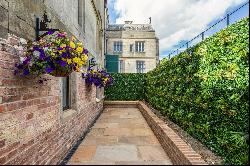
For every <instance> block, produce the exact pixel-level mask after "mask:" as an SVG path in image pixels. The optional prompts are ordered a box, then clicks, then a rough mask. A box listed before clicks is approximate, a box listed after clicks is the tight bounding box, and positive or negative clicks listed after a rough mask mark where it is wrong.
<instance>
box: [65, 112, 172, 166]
mask: <svg viewBox="0 0 250 166" xmlns="http://www.w3.org/2000/svg"><path fill="white" fill-rule="evenodd" d="M68 164H69V165H172V163H171V161H170V159H169V158H168V156H167V155H166V154H165V152H164V150H163V149H162V147H161V145H160V143H159V142H158V140H157V138H156V137H155V135H154V133H153V132H152V130H151V129H150V127H149V126H148V124H147V122H146V120H145V119H144V118H143V116H142V114H141V113H140V111H139V110H138V109H136V108H107V109H105V110H104V112H103V114H102V115H101V116H100V118H99V119H98V120H97V122H96V124H95V125H94V127H93V128H92V129H91V131H90V133H89V134H88V135H87V136H86V138H85V139H84V141H83V142H82V143H81V145H80V146H79V148H78V149H77V151H76V152H75V154H74V155H73V156H72V158H71V160H70V161H69V162H68Z"/></svg>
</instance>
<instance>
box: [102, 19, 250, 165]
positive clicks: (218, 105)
mask: <svg viewBox="0 0 250 166" xmlns="http://www.w3.org/2000/svg"><path fill="white" fill-rule="evenodd" d="M248 33H249V18H246V19H243V20H241V21H239V22H238V23H236V24H233V25H231V26H230V27H228V28H227V29H225V30H222V31H221V32H219V33H217V34H215V35H214V36H212V37H210V38H207V39H206V40H204V41H203V42H201V43H199V44H198V45H196V46H194V47H192V48H189V49H188V50H187V51H185V52H183V53H181V54H179V55H178V56H175V57H173V58H172V59H170V60H167V59H165V60H163V61H162V62H161V65H160V66H158V67H157V68H156V69H155V70H153V71H151V72H149V73H147V74H146V75H142V74H113V75H112V76H113V77H114V79H115V84H114V86H111V87H109V88H108V89H106V92H105V94H106V100H143V99H145V100H147V102H149V103H150V104H151V105H152V106H153V107H154V108H156V109H157V110H159V111H161V113H162V114H163V115H165V116H167V117H169V118H170V119H171V120H172V121H173V122H175V123H176V124H178V125H179V126H181V127H182V128H183V129H184V130H186V131H187V132H188V133H189V134H191V135H192V136H193V137H195V138H197V139H199V140H200V141H201V142H202V143H203V144H205V145H206V146H207V147H209V148H210V149H211V150H212V151H214V152H216V153H217V154H218V155H220V156H222V157H223V158H224V159H225V163H226V164H247V163H248V150H249V127H248V126H249V103H248V100H249V59H248V58H249V57H248V56H249V47H248V45H249V34H248Z"/></svg>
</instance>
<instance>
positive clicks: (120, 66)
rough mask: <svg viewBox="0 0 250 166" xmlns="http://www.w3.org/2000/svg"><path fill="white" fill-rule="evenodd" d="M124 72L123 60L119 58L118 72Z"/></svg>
mask: <svg viewBox="0 0 250 166" xmlns="http://www.w3.org/2000/svg"><path fill="white" fill-rule="evenodd" d="M124 72H125V61H124V60H119V73H124Z"/></svg>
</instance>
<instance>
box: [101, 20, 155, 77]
mask: <svg viewBox="0 0 250 166" xmlns="http://www.w3.org/2000/svg"><path fill="white" fill-rule="evenodd" d="M106 41H107V42H106V43H107V47H106V48H107V50H105V51H106V67H107V70H108V71H109V72H119V73H147V72H148V71H150V70H153V69H154V68H155V67H156V66H157V65H158V63H159V39H158V38H157V37H156V34H155V30H154V29H153V27H152V25H151V24H133V22H132V21H125V24H113V25H109V26H108V29H107V39H106Z"/></svg>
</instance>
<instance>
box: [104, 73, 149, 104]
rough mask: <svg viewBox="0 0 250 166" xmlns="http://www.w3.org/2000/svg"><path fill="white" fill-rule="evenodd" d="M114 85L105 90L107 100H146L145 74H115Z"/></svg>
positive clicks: (113, 75)
mask: <svg viewBox="0 0 250 166" xmlns="http://www.w3.org/2000/svg"><path fill="white" fill-rule="evenodd" d="M111 76H112V77H113V79H114V85H113V86H110V87H108V88H106V89H105V97H106V98H105V99H106V100H110V101H114V100H117V101H119V100H120V101H135V100H143V99H145V83H146V79H145V78H146V75H145V74H133V73H128V74H119V73H113V74H111Z"/></svg>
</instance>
